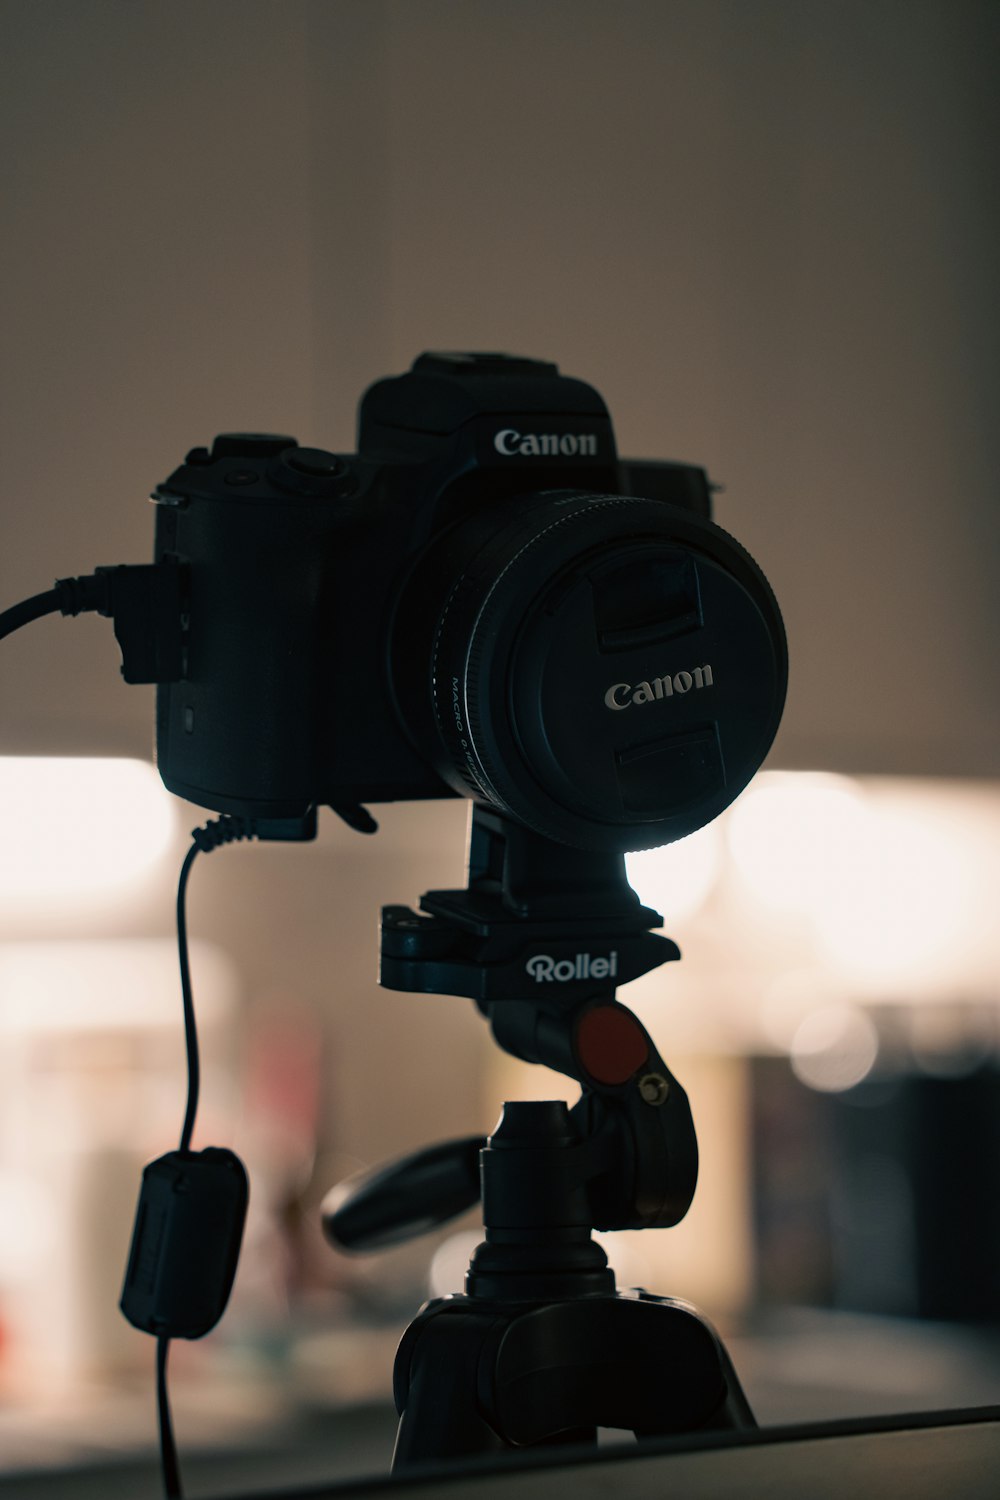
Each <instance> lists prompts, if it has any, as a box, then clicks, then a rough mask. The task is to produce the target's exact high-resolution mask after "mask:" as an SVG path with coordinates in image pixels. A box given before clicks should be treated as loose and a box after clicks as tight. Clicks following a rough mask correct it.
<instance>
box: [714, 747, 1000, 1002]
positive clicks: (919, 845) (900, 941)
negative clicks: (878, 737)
mask: <svg viewBox="0 0 1000 1500" xmlns="http://www.w3.org/2000/svg"><path fill="white" fill-rule="evenodd" d="M969 821H970V820H969V815H968V814H967V813H966V814H965V815H964V817H963V816H960V812H959V809H958V806H957V805H956V806H952V803H951V801H950V800H949V797H948V795H947V791H946V790H945V791H938V790H936V789H934V788H928V787H926V786H921V785H919V784H918V785H914V784H912V783H908V782H905V781H898V782H893V781H892V780H890V779H888V778H882V779H881V780H868V781H864V782H855V781H852V780H850V779H849V778H847V777H843V776H834V775H826V774H819V773H816V774H813V773H781V774H771V775H768V776H762V777H760V778H759V780H758V781H757V782H756V783H755V784H754V785H753V786H752V787H751V788H750V789H749V791H747V792H746V793H745V794H744V796H743V797H742V798H741V799H740V801H739V802H737V803H736V805H735V806H734V807H733V809H732V812H731V813H730V815H729V849H730V853H731V856H732V859H733V863H734V865H735V868H736V870H737V871H738V873H739V876H740V878H741V881H742V884H743V886H744V889H748V890H749V892H750V893H752V895H753V897H754V898H755V899H756V900H758V901H760V902H761V903H763V905H765V906H767V907H769V908H770V909H771V910H772V911H774V912H784V913H786V914H788V915H790V916H793V917H798V918H799V919H800V920H802V919H805V920H806V921H807V922H808V925H809V931H810V932H811V934H812V938H813V940H814V942H815V945H816V953H817V958H818V959H819V960H820V961H821V962H822V963H823V964H824V965H825V966H828V967H829V968H830V969H831V971H832V972H835V973H838V974H839V975H840V976H841V977H842V978H843V979H845V980H848V981H850V982H851V983H852V984H854V985H860V986H861V987H862V988H863V989H866V990H867V991H868V992H869V993H870V994H874V993H876V992H879V993H881V992H882V991H883V990H884V989H885V988H886V987H887V986H888V987H890V988H892V987H893V986H895V987H897V988H899V987H902V988H903V992H904V993H906V994H907V995H909V997H910V998H913V997H914V994H915V993H916V992H917V991H920V992H923V991H926V990H928V989H933V988H935V987H938V986H939V985H940V984H944V985H946V986H947V985H948V984H949V983H950V984H951V985H954V983H955V982H956V980H957V978H958V975H959V974H960V973H961V972H962V970H961V961H962V958H963V956H964V954H965V953H966V951H967V950H968V948H969V947H970V945H971V943H972V941H973V939H974V937H975V931H974V926H975V924H974V922H973V921H971V920H970V914H971V911H972V909H973V898H974V894H975V890H976V888H977V886H979V885H981V884H982V883H983V880H984V875H983V873H982V872H980V871H979V868H978V864H979V861H978V859H977V851H976V848H975V846H974V844H973V842H972V841H971V840H970V838H969V837H968V826H967V825H968V824H969Z"/></svg>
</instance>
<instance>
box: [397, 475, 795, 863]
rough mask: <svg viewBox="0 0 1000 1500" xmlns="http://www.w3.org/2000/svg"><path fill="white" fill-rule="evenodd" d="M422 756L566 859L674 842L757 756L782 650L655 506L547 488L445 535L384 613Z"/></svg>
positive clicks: (718, 557) (712, 535)
mask: <svg viewBox="0 0 1000 1500" xmlns="http://www.w3.org/2000/svg"><path fill="white" fill-rule="evenodd" d="M392 676H393V683H394V690H395V694H396V700H397V706H398V708H399V711H400V715H401V718H402V720H403V723H404V727H405V728H406V730H407V732H408V734H409V735H410V737H411V739H412V740H413V742H414V744H415V746H416V748H417V750H418V751H419V752H420V753H421V754H422V755H423V756H424V757H425V758H426V759H428V760H430V761H431V763H432V764H433V766H434V767H435V769H436V770H437V772H438V774H439V775H440V776H441V777H442V778H443V779H444V780H445V781H446V782H447V783H448V784H449V785H450V786H452V787H453V788H454V789H455V790H456V791H458V792H459V793H461V794H462V795H464V796H472V797H475V798H476V799H479V800H484V801H486V802H488V803H491V804H492V805H494V806H496V807H498V808H500V809H502V810H505V811H507V812H508V813H510V814H511V815H512V816H513V817H515V818H517V819H518V820H519V821H521V822H522V823H524V824H526V825H527V826H528V827H530V828H532V829H534V830H535V831H536V832H537V833H539V834H542V835H543V836H546V837H549V838H552V839H555V840H557V841H559V842H562V843H565V844H569V845H572V846H575V847H578V848H581V849H591V850H603V851H627V850H631V849H644V848H651V847H653V846H655V845H657V844H666V843H671V842H673V841H674V840H675V839H679V838H683V837H684V836H685V835H686V834H689V833H693V832H694V831H695V830H696V829H698V828H701V827H702V826H703V825H704V824H706V823H708V822H710V821H711V820H712V819H713V818H715V817H716V816H717V815H718V814H719V813H720V812H722V811H723V810H724V809H725V808H726V807H727V806H728V805H729V803H730V802H732V801H733V799H734V798H735V797H736V796H738V795H739V793H740V792H741V791H742V789H743V788H744V786H746V784H747V782H748V781H749V780H750V778H751V777H752V776H753V774H754V772H755V771H756V770H757V769H758V767H759V766H760V764H761V762H762V761H763V759H764V757H765V755H766V754H767V751H768V749H769V747H770V745H771V742H772V740H773V738H774V735H775V732H776V730H777V727H778V723H779V721H780V718H781V711H782V707H783V704H784V698H785V688H786V683H787V652H786V645H785V634H784V629H783V626H782V622H781V615H780V613H779V610H778V606H777V603H776V602H775V599H774V595H773V594H772V592H771V589H770V587H769V585H768V583H767V580H766V579H765V577H764V575H763V573H762V572H761V571H760V569H759V568H758V567H757V565H756V563H755V562H754V561H753V559H752V558H751V557H750V556H749V554H748V553H747V552H746V551H745V550H744V549H743V548H742V547H741V546H740V545H739V544H738V543H737V542H736V541H734V540H733V538H732V537H731V536H729V535H728V533H727V532H725V531H723V530H722V529H721V527H718V526H716V525H714V524H713V523H712V522H710V521H707V520H705V519H703V518H702V517H699V516H696V515H693V514H691V513H690V512H688V511H684V510H680V509H678V508H676V507H674V506H672V505H668V504H665V503H663V502H662V501H653V500H645V499H641V498H633V497H629V496H621V495H595V494H578V493H573V492H549V493H541V494H536V495H531V496H527V497H522V498H521V499H519V500H517V501H514V502H512V501H510V500H508V501H506V502H505V503H504V504H503V505H502V506H500V505H497V506H491V507H489V508H487V509H485V510H482V511H480V512H479V513H478V514H477V515H474V516H472V517H470V518H469V519H468V520H466V521H463V522H461V523H459V524H458V525H457V526H456V527H453V528H452V529H451V530H450V531H449V532H447V533H445V534H444V535H443V536H442V537H440V538H439V539H438V540H437V541H436V542H435V543H434V544H432V546H431V547H430V549H429V550H428V552H427V553H426V554H425V555H424V557H423V558H422V559H421V560H420V562H419V563H418V565H417V567H416V569H415V571H414V573H413V574H412V575H411V578H410V580H409V583H408V585H407V588H406V590H405V591H404V595H403V598H402V601H401V605H400V608H399V610H398V611H397V616H396V624H395V629H394V633H393V648H392Z"/></svg>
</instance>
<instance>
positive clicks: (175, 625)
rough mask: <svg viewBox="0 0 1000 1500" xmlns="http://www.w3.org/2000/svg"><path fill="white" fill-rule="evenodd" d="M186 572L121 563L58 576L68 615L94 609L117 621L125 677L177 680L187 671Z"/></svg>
mask: <svg viewBox="0 0 1000 1500" xmlns="http://www.w3.org/2000/svg"><path fill="white" fill-rule="evenodd" d="M184 573H185V570H184V569H183V568H182V567H181V565H180V563H178V562H176V561H172V560H169V559H164V561H163V562H158V563H119V564H117V565H116V566H114V567H104V568H96V569H95V570H94V572H93V573H89V574H85V575H84V576H82V577H80V578H59V579H57V580H56V586H55V596H56V600H57V607H58V608H59V609H60V610H61V611H62V613H63V614H64V615H78V614H82V613H83V612H85V611H94V612H96V613H97V614H99V615H104V616H105V617H106V618H109V619H111V620H113V621H114V627H115V638H116V639H117V641H118V644H119V646H120V647H121V653H122V668H121V671H122V676H123V677H124V679H125V681H126V682H130V683H142V682H179V681H180V680H181V678H182V677H183V676H184V666H185V663H184V630H185V616H186V609H185V604H184Z"/></svg>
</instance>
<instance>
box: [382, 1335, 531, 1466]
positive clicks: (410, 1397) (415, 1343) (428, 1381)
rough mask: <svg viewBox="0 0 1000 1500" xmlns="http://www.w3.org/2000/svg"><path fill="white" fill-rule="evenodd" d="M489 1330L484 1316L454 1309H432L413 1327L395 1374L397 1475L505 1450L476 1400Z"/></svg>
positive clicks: (394, 1462) (401, 1352) (395, 1453)
mask: <svg viewBox="0 0 1000 1500" xmlns="http://www.w3.org/2000/svg"><path fill="white" fill-rule="evenodd" d="M435 1314H437V1315H435ZM488 1327H489V1324H488V1323H486V1324H485V1326H484V1320H483V1319H482V1317H480V1316H477V1315H476V1314H474V1313H472V1314H463V1313H462V1312H459V1311H457V1310H453V1309H452V1307H449V1306H446V1307H444V1308H438V1309H435V1308H433V1307H432V1308H431V1309H429V1310H428V1311H425V1312H424V1313H423V1314H422V1315H421V1317H419V1318H417V1320H416V1321H415V1322H414V1323H412V1324H411V1325H410V1327H409V1329H408V1330H407V1332H406V1334H405V1335H404V1337H403V1341H402V1343H401V1344H400V1346H399V1352H398V1354H397V1356H396V1368H395V1371H394V1375H393V1384H394V1386H395V1391H396V1410H397V1411H398V1412H399V1414H400V1418H399V1428H398V1430H397V1433H396V1446H395V1449H394V1451H393V1455H392V1468H393V1471H396V1470H398V1469H402V1468H405V1467H406V1466H407V1465H409V1464H415V1463H426V1462H430V1461H432V1460H436V1459H448V1458H460V1457H463V1456H465V1457H468V1456H471V1455H473V1454H477V1453H492V1452H495V1451H496V1450H497V1449H502V1448H504V1447H506V1444H505V1443H504V1442H503V1441H502V1440H501V1439H500V1438H499V1437H498V1436H497V1434H496V1432H494V1430H493V1428H492V1427H491V1426H490V1425H489V1423H488V1422H487V1421H486V1420H485V1418H484V1417H483V1415H482V1413H481V1411H480V1409H479V1402H478V1399H477V1394H478V1383H479V1381H478V1375H479V1356H480V1351H481V1349H482V1344H483V1339H484V1337H485V1334H486V1332H487V1329H488Z"/></svg>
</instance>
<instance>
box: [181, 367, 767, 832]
mask: <svg viewBox="0 0 1000 1500" xmlns="http://www.w3.org/2000/svg"><path fill="white" fill-rule="evenodd" d="M153 498H154V500H155V501H156V503H157V506H158V513H157V528H156V557H157V560H158V561H164V560H172V561H176V562H177V563H179V564H180V565H181V570H182V576H183V578H184V580H185V606H184V621H183V623H184V665H183V675H182V677H181V680H179V681H175V682H171V683H167V684H163V685H161V686H160V688H159V698H158V710H157V753H158V763H159V769H160V773H161V775H162V777H163V780H164V782H165V783H166V785H167V786H168V787H169V789H170V790H171V791H173V792H176V793H177V794H178V795H180V796H182V797H185V798H187V799H189V800H190V801H192V802H196V803H199V804H200V805H202V806H205V807H209V808H212V809H215V810H216V811H219V812H224V813H235V814H241V815H243V816H247V817H251V818H257V819H276V820H279V819H292V820H294V819H297V818H303V817H305V816H307V814H308V813H309V811H310V809H312V808H314V807H316V806H327V805H328V806H331V807H333V808H335V809H336V810H337V811H338V812H339V813H341V814H342V815H343V816H345V817H346V818H347V819H348V821H349V822H352V823H355V824H356V825H357V826H363V825H364V821H365V814H364V812H363V804H365V803H368V802H388V801H397V800H409V799H422V798H432V797H448V796H454V795H456V794H457V795H459V796H464V797H471V798H474V799H475V800H476V801H478V802H482V803H485V804H487V805H488V806H491V807H493V808H496V809H498V810H500V811H501V812H504V813H506V814H507V815H508V816H511V817H513V818H514V819H515V820H517V821H518V822H519V823H522V824H524V825H525V826H526V827H527V828H529V829H531V830H533V831H534V832H536V833H538V834H540V835H543V836H544V837H546V838H549V839H552V840H555V841H557V842H559V843H563V844H567V845H571V846H575V847H577V848H580V849H589V850H594V851H624V850H629V849H640V848H646V847H650V846H652V845H656V844H664V843H669V842H671V841H672V840H674V839H678V838H682V837H683V836H684V835H685V834H688V833H691V832H693V831H694V830H695V829H697V828H700V827H701V826H702V825H703V824H705V823H707V822H709V821H710V820H711V819H712V818H714V817H715V816H716V815H717V814H718V813H720V812H721V811H722V810H723V809H724V808H725V807H726V806H728V804H729V803H730V802H731V801H732V800H733V799H734V798H735V797H736V796H737V795H738V793H739V792H740V791H741V790H742V788H743V787H744V786H745V785H746V783H747V782H748V781H749V780H750V778H751V776H752V775H753V774H754V772H755V771H756V770H757V768H758V767H759V765H760V763H761V761H762V760H763V758H764V756H765V755H766V753H767V750H768V748H769V746H770V744H771V742H772V740H773V738H774V734H775V732H776V730H777V727H778V722H779V720H780V717H781V711H782V706H783V703H784V696H785V686H786V680H787V655H786V646H785V636H784V630H783V627H782V623H781V616H780V613H779V611H778V606H777V604H776V602H775V599H774V596H773V594H772V592H771V589H770V588H769V586H768V583H767V581H766V579H765V578H764V575H763V574H762V573H761V571H760V569H759V568H758V567H757V565H756V564H755V562H754V561H753V559H752V558H751V557H750V556H749V555H748V554H747V553H746V551H744V549H743V548H742V547H741V546H740V545H739V544H738V543H737V542H736V541H734V540H733V538H732V537H730V536H729V535H728V534H727V533H726V532H725V531H723V530H721V529H720V528H719V527H718V526H716V525H714V524H713V523H712V521H711V520H710V519H709V514H710V499H711V496H710V488H709V485H708V481H707V479H706V476H705V473H704V471H703V470H702V469H700V468H696V467H693V466H690V465H686V464H674V463H646V462H630V461H622V460H619V459H618V457H617V454H616V449H615V440H614V434H613V432H612V427H611V420H610V417H609V415H608V412H607V409H606V407H605V405H604V402H603V401H602V399H601V397H600V396H599V395H598V393H597V392H596V391H595V390H594V389H593V387H591V386H589V385H587V384H585V383H584V382H582V381H580V380H574V379H570V378H568V377H566V376H563V375H560V373H559V370H558V368H557V367H556V366H555V365H554V364H550V363H546V362H543V361H539V360H531V359H520V358H512V357H509V356H504V355H498V354H424V355H421V356H420V358H419V359H417V360H416V362H415V364H414V365H413V368H412V369H411V370H410V371H409V372H408V373H406V374H405V375H401V376H399V377H398V378H394V379H386V380H380V381H378V382H377V383H376V384H375V385H373V386H372V387H371V388H370V389H369V390H368V392H367V393H366V394H365V396H364V398H363V400H362V402H361V408H360V417H359V434H358V452H357V454H356V455H337V454H332V453H327V452H325V451H322V450H319V449H314V448H303V447H300V446H299V445H298V444H297V443H296V442H295V440H294V439H292V438H290V437H280V436H270V435H260V434H247V435H241V434H227V435H223V436H221V437H217V438H216V440H215V442H214V444H213V446H212V448H211V449H210V450H209V449H207V448H196V449H194V450H193V451H192V452H191V453H189V454H188V456H187V459H186V460H185V462H184V464H183V465H182V466H181V467H180V468H179V469H177V470H176V471H175V472H174V473H173V474H172V475H171V476H170V478H169V479H168V480H167V481H166V482H165V483H164V484H162V485H160V486H159V487H158V488H157V490H156V491H155V492H154V495H153Z"/></svg>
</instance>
